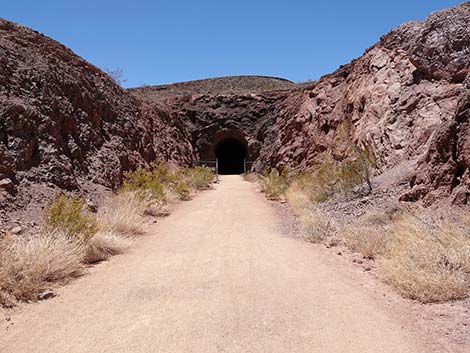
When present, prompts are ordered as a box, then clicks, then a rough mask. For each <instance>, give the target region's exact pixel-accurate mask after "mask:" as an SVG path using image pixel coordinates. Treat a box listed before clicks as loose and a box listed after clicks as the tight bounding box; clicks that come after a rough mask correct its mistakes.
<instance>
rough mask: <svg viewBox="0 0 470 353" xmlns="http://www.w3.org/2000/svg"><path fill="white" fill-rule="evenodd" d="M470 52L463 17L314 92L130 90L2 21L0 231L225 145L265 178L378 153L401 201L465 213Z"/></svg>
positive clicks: (235, 82)
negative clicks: (360, 149)
mask: <svg viewBox="0 0 470 353" xmlns="http://www.w3.org/2000/svg"><path fill="white" fill-rule="evenodd" d="M469 47H470V3H464V4H461V5H459V6H456V7H454V8H450V9H446V10H442V11H438V12H435V13H433V14H431V15H430V16H429V17H428V18H427V20H426V21H425V22H424V23H420V22H411V23H407V24H404V25H402V26H399V27H398V28H396V29H394V30H392V31H391V32H390V33H388V34H387V35H385V36H383V37H382V38H381V39H380V41H379V42H378V43H377V44H375V45H373V46H372V47H371V48H369V49H368V50H367V51H366V52H365V53H364V54H363V55H362V56H361V57H360V58H358V59H356V60H354V61H353V62H352V63H350V64H347V65H344V66H342V67H340V68H339V69H338V70H337V71H335V72H334V73H332V74H330V75H326V76H324V77H322V78H321V79H320V80H319V81H318V82H316V83H312V84H310V85H301V86H299V85H295V84H293V83H292V82H290V81H287V80H283V79H277V78H268V77H259V76H254V77H253V76H242V77H228V78H227V77H226V78H218V79H210V80H199V81H191V82H189V83H178V84H172V85H164V86H154V87H142V88H138V89H130V90H123V89H121V88H120V87H119V86H118V85H116V84H115V83H114V82H113V81H112V79H111V78H109V77H108V76H107V75H106V74H105V73H103V72H102V71H101V70H99V69H98V68H96V67H94V66H93V65H91V64H89V63H87V62H86V61H84V60H83V59H81V58H79V57H78V56H77V55H75V54H74V53H73V52H72V51H70V50H69V49H67V48H66V47H64V46H63V45H61V44H60V43H57V42H56V41H54V40H52V39H50V38H48V37H46V36H43V35H41V34H40V33H37V32H35V31H33V30H30V29H27V28H25V27H23V26H21V25H17V24H13V23H11V22H8V21H5V20H1V21H0V53H1V55H0V209H1V211H0V212H2V213H0V218H2V217H3V219H6V214H7V213H8V214H9V213H11V211H12V210H15V209H17V210H24V209H27V208H31V207H35V206H34V205H36V206H38V205H40V204H42V203H44V201H45V200H46V199H47V198H48V197H49V196H50V194H51V190H52V191H53V190H55V189H66V190H75V191H77V192H79V193H82V194H83V195H85V196H87V195H94V194H96V190H95V189H96V188H97V187H98V186H99V187H103V188H115V187H117V186H118V185H120V183H121V181H122V175H123V172H124V171H125V170H128V169H132V168H134V167H136V166H137V165H140V164H143V165H146V164H147V163H148V162H149V161H152V160H155V159H165V160H168V161H171V162H173V163H176V164H181V165H189V164H192V163H194V162H195V161H196V160H197V159H200V158H209V159H211V158H213V157H214V146H215V144H217V143H218V142H219V141H221V140H222V139H224V138H227V137H231V138H236V139H238V140H240V141H242V142H243V143H244V144H245V145H246V147H247V150H248V155H249V158H250V159H251V160H252V161H253V162H254V168H255V169H256V170H261V169H263V168H265V167H283V166H290V167H295V168H299V169H307V168H312V167H313V168H314V166H315V165H316V164H317V163H318V162H319V161H320V159H321V156H322V154H323V153H324V152H325V151H329V152H331V153H333V154H334V155H337V156H340V155H341V154H342V152H343V151H344V149H345V146H346V145H347V143H348V141H349V140H351V141H353V142H355V143H357V144H364V145H368V146H370V147H371V148H372V149H373V151H374V153H375V155H376V157H377V161H378V167H379V172H387V171H389V170H392V169H400V168H401V169H403V170H405V169H404V168H405V167H404V166H405V165H406V166H407V167H406V168H408V169H407V170H406V171H409V172H406V173H405V172H403V173H399V175H400V177H399V178H398V177H397V178H396V180H394V182H396V183H397V184H401V185H402V186H403V187H404V189H403V193H402V195H401V199H402V200H407V201H414V200H418V199H425V201H426V202H427V203H431V202H433V201H434V200H436V199H442V198H446V199H449V196H450V199H451V200H452V201H453V202H456V203H459V204H466V203H468V201H469V200H468V197H469V195H470V175H469V163H470V162H469V156H470V142H469V141H470V129H469V125H468V124H469V116H470V108H469V106H470V93H469V90H470V77H469V67H470V48H469ZM410 166H411V167H410ZM410 168H411V169H410ZM7 211H8V212H7ZM2 214H3V216H1V215H2Z"/></svg>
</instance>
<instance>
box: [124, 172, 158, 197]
mask: <svg viewBox="0 0 470 353" xmlns="http://www.w3.org/2000/svg"><path fill="white" fill-rule="evenodd" d="M158 176H159V174H158V172H155V171H154V170H150V171H147V170H144V169H143V168H142V167H140V166H139V167H138V168H137V169H136V170H134V171H129V172H127V173H125V179H126V180H125V182H124V185H123V188H124V190H127V191H136V192H138V193H140V194H141V195H144V196H147V195H150V197H151V198H152V199H153V200H155V201H157V202H165V200H166V190H165V186H164V184H163V183H162V182H161V180H160V179H159V177H158Z"/></svg>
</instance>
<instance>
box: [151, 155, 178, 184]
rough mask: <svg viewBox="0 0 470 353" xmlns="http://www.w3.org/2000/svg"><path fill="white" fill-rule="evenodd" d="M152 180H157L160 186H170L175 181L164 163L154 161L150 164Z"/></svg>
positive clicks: (173, 174)
mask: <svg viewBox="0 0 470 353" xmlns="http://www.w3.org/2000/svg"><path fill="white" fill-rule="evenodd" d="M150 167H151V174H152V178H153V179H155V180H158V181H159V182H160V183H161V184H162V185H164V186H168V185H172V184H174V183H175V182H177V180H176V176H175V173H173V172H172V171H171V170H170V168H169V167H168V164H167V163H166V162H165V161H154V162H152V163H151V164H150Z"/></svg>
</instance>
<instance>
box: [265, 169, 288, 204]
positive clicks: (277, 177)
mask: <svg viewBox="0 0 470 353" xmlns="http://www.w3.org/2000/svg"><path fill="white" fill-rule="evenodd" d="M289 184H290V175H289V172H288V171H287V170H286V169H285V170H283V171H282V172H281V173H279V171H278V170H277V169H272V170H271V171H270V172H269V173H263V175H260V176H259V179H258V185H259V187H260V190H261V192H264V193H265V195H266V198H267V199H268V200H278V199H280V198H281V197H282V196H283V195H284V193H285V192H286V190H287V188H288V187H289Z"/></svg>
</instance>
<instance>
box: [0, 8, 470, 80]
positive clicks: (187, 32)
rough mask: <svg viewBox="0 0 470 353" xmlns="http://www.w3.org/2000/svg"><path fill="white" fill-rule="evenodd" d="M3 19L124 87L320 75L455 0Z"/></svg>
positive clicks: (18, 13)
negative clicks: (111, 74)
mask: <svg viewBox="0 0 470 353" xmlns="http://www.w3.org/2000/svg"><path fill="white" fill-rule="evenodd" d="M2 2H3V3H2V5H1V10H0V16H1V17H3V18H5V19H7V20H10V21H14V22H19V23H21V24H24V25H25V26H28V27H32V28H33V29H36V30H38V31H40V32H42V33H44V34H46V35H48V36H50V37H52V38H54V39H56V40H58V41H60V42H62V43H63V44H65V45H66V46H68V47H70V48H71V49H72V50H73V51H75V52H76V53H77V54H78V55H80V56H82V57H84V58H85V59H86V60H88V61H90V62H91V63H93V64H95V65H97V66H99V67H101V68H103V67H108V68H111V69H115V68H121V69H122V70H123V72H124V78H125V79H126V80H127V82H126V83H125V84H124V85H125V86H126V87H133V86H139V85H142V84H160V83H168V82H178V81H187V80H193V79H199V78H207V77H216V76H226V75H249V74H257V75H268V76H278V77H284V78H287V79H290V80H293V81H304V80H307V79H317V78H318V77H320V76H321V75H323V74H326V73H329V72H331V71H333V70H335V69H336V68H337V67H338V66H339V65H341V64H345V63H347V62H349V61H350V60H351V59H353V58H355V57H358V56H360V55H361V54H362V53H363V52H364V50H365V49H366V48H367V47H369V46H370V45H372V44H373V43H375V42H376V41H377V40H378V39H379V37H380V36H381V35H382V34H385V33H386V32H388V31H389V30H390V29H392V28H393V27H395V26H397V25H399V24H401V23H403V22H407V21H410V20H424V19H425V17H426V16H427V15H428V14H429V13H430V12H432V11H434V10H438V9H442V8H446V7H450V6H453V5H456V4H458V3H461V1H437V0H433V1H427V0H426V1H424V0H395V1H378V0H374V1H372V0H363V1H361V0H357V1H352V0H337V1H332V0H318V1H314V0H310V1H308V0H285V1H277V0H251V1H250V0H230V1H227V0H218V1H217V0H211V1H209V0H199V1H198V0H193V1H179V0H154V1H151V0H146V1H144V0H141V1H139V0H134V1H133V0H126V1H122V0H94V1H90V0H77V1H68V0H9V1H8V0H4V1H2Z"/></svg>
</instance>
